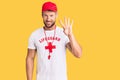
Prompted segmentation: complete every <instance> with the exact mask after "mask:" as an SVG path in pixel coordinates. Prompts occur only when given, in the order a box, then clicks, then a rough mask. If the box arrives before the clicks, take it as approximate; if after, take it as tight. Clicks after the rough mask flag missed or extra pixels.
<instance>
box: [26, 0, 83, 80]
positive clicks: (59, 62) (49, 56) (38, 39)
mask: <svg viewBox="0 0 120 80" xmlns="http://www.w3.org/2000/svg"><path fill="white" fill-rule="evenodd" d="M42 18H43V22H44V24H45V25H44V26H43V27H42V28H40V29H38V30H36V31H34V32H33V33H32V34H31V36H30V38H29V43H28V53H27V57H26V73H27V80H32V75H33V68H34V58H35V56H36V52H37V77H36V78H37V80H67V71H66V48H68V49H69V50H70V51H71V52H72V53H73V55H74V56H76V57H77V58H80V57H81V53H82V52H81V47H80V46H79V44H78V43H77V41H76V40H75V38H74V35H73V33H72V23H73V22H72V23H70V19H67V18H65V23H63V22H62V21H60V24H61V25H62V27H63V28H60V27H58V26H56V24H55V21H56V18H57V7H56V4H55V3H53V2H45V3H44V4H43V6H42Z"/></svg>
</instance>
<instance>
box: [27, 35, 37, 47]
mask: <svg viewBox="0 0 120 80" xmlns="http://www.w3.org/2000/svg"><path fill="white" fill-rule="evenodd" d="M34 37H35V36H34V35H33V33H32V34H31V35H30V37H29V40H28V48H29V49H36V46H35V40H34V39H35V38H34Z"/></svg>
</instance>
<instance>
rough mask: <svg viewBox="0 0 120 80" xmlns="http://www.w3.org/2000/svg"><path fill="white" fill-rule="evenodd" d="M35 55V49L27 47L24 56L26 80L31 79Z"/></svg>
mask: <svg viewBox="0 0 120 80" xmlns="http://www.w3.org/2000/svg"><path fill="white" fill-rule="evenodd" d="M35 55H36V50H35V49H28V52H27V56H26V75H27V80H32V76H33V69H34V58H35Z"/></svg>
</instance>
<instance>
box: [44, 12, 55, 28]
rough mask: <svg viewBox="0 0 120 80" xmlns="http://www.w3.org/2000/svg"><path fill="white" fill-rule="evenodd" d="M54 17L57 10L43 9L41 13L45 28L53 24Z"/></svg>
mask: <svg viewBox="0 0 120 80" xmlns="http://www.w3.org/2000/svg"><path fill="white" fill-rule="evenodd" d="M56 17H57V12H53V11H44V12H43V13H42V18H43V22H44V24H45V26H46V27H47V28H51V27H52V26H53V25H54V24H55V21H56Z"/></svg>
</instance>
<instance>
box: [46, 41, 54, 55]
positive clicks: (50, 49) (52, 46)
mask: <svg viewBox="0 0 120 80" xmlns="http://www.w3.org/2000/svg"><path fill="white" fill-rule="evenodd" d="M55 48H56V46H55V45H52V43H51V42H49V43H48V46H45V49H48V50H49V53H52V49H55Z"/></svg>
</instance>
